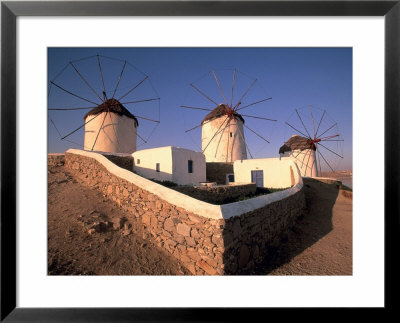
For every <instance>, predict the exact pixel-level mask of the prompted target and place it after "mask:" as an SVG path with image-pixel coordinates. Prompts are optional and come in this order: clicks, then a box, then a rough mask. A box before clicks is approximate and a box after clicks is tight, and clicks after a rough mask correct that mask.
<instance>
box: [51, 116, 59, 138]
mask: <svg viewBox="0 0 400 323" xmlns="http://www.w3.org/2000/svg"><path fill="white" fill-rule="evenodd" d="M50 121H51V123H52V124H53V126H54V128H55V129H56V131H57V132H58V135H59V136H60V138H61V137H62V136H61V133H60V131H59V130H58V129H57V127H56V124H55V123H54V121H53V120H52V119H51V118H50Z"/></svg>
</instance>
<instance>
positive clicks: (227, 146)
mask: <svg viewBox="0 0 400 323" xmlns="http://www.w3.org/2000/svg"><path fill="white" fill-rule="evenodd" d="M231 121H232V118H230V119H229V121H228V127H229V130H230V126H231ZM229 132H230V131H229ZM229 138H230V135H228V143H227V145H226V158H225V161H226V162H228V155H229ZM232 146H233V141H232ZM231 151H232V149H231Z"/></svg>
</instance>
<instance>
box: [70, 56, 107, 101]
mask: <svg viewBox="0 0 400 323" xmlns="http://www.w3.org/2000/svg"><path fill="white" fill-rule="evenodd" d="M70 64H71V66H72V67H73V68H74V70H75V72H76V73H77V74H78V75H79V77H80V78H81V79H82V81H83V82H85V84H86V85H87V86H88V88H89V89H90V90H91V91H92V92H93V93H94V94H95V95H96V96H97V97H98V98H99V99H100V101H101V102H103V99H102V98H101V97H100V96H99V95H98V94H97V92H96V91H95V90H94V89H93V88H92V87H91V86H90V84H89V82H88V81H86V79H85V78H84V77H83V75H82V74H81V73H80V72H79V71H78V69H77V68H76V67H75V65H74V64H73V63H72V62H70Z"/></svg>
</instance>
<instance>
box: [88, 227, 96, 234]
mask: <svg viewBox="0 0 400 323" xmlns="http://www.w3.org/2000/svg"><path fill="white" fill-rule="evenodd" d="M95 232H96V229H94V228H91V229H89V230H88V232H87V233H89V234H90V235H92V234H93V233H95Z"/></svg>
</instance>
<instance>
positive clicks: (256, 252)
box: [253, 245, 260, 261]
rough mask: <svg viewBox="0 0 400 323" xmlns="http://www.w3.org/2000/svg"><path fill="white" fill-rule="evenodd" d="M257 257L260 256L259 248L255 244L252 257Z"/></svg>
mask: <svg viewBox="0 0 400 323" xmlns="http://www.w3.org/2000/svg"><path fill="white" fill-rule="evenodd" d="M259 257H260V249H259V248H258V246H257V245H256V246H255V248H254V252H253V259H254V260H256V261H257V259H258V258H259Z"/></svg>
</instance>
